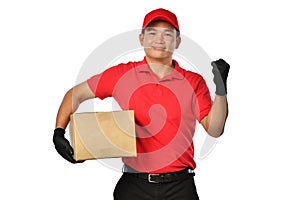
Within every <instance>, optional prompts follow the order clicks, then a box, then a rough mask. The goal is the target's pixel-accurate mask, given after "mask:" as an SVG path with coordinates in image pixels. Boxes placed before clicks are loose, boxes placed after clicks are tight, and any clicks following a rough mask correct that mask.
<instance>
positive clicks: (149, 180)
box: [148, 174, 159, 183]
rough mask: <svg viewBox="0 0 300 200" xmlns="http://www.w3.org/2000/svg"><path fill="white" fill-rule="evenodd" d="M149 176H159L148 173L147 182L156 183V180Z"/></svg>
mask: <svg viewBox="0 0 300 200" xmlns="http://www.w3.org/2000/svg"><path fill="white" fill-rule="evenodd" d="M151 176H159V174H148V182H149V183H158V182H157V181H152V180H151Z"/></svg>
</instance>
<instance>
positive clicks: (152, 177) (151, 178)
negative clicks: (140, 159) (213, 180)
mask: <svg viewBox="0 0 300 200" xmlns="http://www.w3.org/2000/svg"><path fill="white" fill-rule="evenodd" d="M124 174H128V175H130V176H135V177H137V178H141V179H144V180H146V181H148V182H149V183H168V182H173V181H178V180H182V179H183V178H185V177H187V176H195V173H194V171H193V170H192V169H190V168H187V169H184V170H182V171H179V172H171V173H165V174H148V173H131V172H124Z"/></svg>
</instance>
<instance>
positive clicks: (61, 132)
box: [54, 127, 66, 136]
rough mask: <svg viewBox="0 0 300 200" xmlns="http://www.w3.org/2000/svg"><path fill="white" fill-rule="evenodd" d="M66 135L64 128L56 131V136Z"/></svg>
mask: <svg viewBox="0 0 300 200" xmlns="http://www.w3.org/2000/svg"><path fill="white" fill-rule="evenodd" d="M65 133H66V131H65V129H63V128H60V127H58V128H55V129H54V136H64V135H65Z"/></svg>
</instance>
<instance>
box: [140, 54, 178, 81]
mask: <svg viewBox="0 0 300 200" xmlns="http://www.w3.org/2000/svg"><path fill="white" fill-rule="evenodd" d="M146 61H147V63H148V65H149V67H150V69H151V70H152V72H153V73H154V74H156V75H157V76H158V77H159V78H163V77H164V76H166V75H168V74H170V73H171V72H172V71H173V69H174V66H173V63H172V58H167V59H156V58H150V57H146Z"/></svg>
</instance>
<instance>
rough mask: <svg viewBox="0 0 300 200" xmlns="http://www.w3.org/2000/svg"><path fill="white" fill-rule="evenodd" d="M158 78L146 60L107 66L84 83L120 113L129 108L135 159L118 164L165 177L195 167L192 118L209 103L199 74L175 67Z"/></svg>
mask: <svg viewBox="0 0 300 200" xmlns="http://www.w3.org/2000/svg"><path fill="white" fill-rule="evenodd" d="M173 64H174V65H175V68H174V70H173V71H172V72H171V73H170V74H169V75H167V76H165V77H163V78H162V79H160V78H158V77H157V76H156V75H155V74H154V73H153V72H152V71H151V69H150V68H149V66H148V64H147V62H146V60H145V59H144V60H143V61H140V62H129V63H126V64H119V65H117V66H114V67H111V68H109V69H107V70H105V71H104V72H102V73H101V74H98V75H95V76H93V77H91V78H90V79H88V81H87V82H88V85H89V87H90V88H91V90H92V91H93V92H94V94H95V95H96V96H97V97H99V98H100V99H104V98H106V97H113V98H115V100H116V101H117V102H118V103H119V105H120V107H121V108H122V109H124V110H134V114H135V124H136V134H137V141H136V142H137V153H138V155H137V157H130V158H123V162H124V163H125V164H127V165H129V166H130V167H132V168H134V169H136V170H137V171H141V172H149V173H166V172H174V171H179V170H182V169H184V168H186V167H191V168H193V169H194V168H195V167H196V163H195V161H194V146H193V141H192V138H193V136H194V131H195V125H196V120H198V121H199V122H200V121H201V120H202V119H203V118H204V117H205V116H206V115H207V114H208V112H209V111H210V109H211V105H212V101H211V98H210V93H209V90H208V88H207V86H206V83H205V81H204V79H203V78H202V76H201V75H199V74H196V73H194V72H191V71H187V70H185V69H183V68H181V67H179V65H178V63H177V62H176V61H175V60H173Z"/></svg>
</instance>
